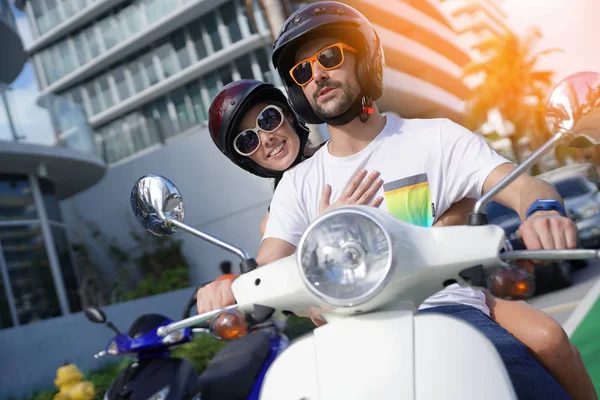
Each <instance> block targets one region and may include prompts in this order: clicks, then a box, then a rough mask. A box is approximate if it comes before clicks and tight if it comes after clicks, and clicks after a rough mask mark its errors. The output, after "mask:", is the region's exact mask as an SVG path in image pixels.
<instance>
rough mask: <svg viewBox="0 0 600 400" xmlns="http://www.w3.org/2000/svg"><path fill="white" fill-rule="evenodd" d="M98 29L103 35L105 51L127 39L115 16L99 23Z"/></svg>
mask: <svg viewBox="0 0 600 400" xmlns="http://www.w3.org/2000/svg"><path fill="white" fill-rule="evenodd" d="M98 28H99V30H100V32H101V34H102V39H103V41H104V48H105V50H108V49H111V48H113V47H114V46H116V45H117V44H119V43H120V42H121V41H122V40H124V39H125V36H124V35H123V33H122V32H121V27H120V26H119V25H118V24H117V21H116V19H115V17H113V16H109V17H107V18H104V19H103V20H101V21H100V22H98Z"/></svg>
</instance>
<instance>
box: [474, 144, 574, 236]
mask: <svg viewBox="0 0 600 400" xmlns="http://www.w3.org/2000/svg"><path fill="white" fill-rule="evenodd" d="M562 137H563V133H562V132H560V133H558V134H556V135H554V136H553V137H552V139H550V140H549V141H547V142H546V143H544V145H543V146H542V147H540V148H539V149H537V150H536V151H535V152H534V153H533V154H532V155H531V156H529V158H527V159H526V160H525V161H523V163H522V164H520V165H518V166H517V168H515V169H514V170H513V171H512V172H511V173H510V174H508V175H507V176H505V177H504V179H502V180H501V181H500V183H498V184H497V185H496V186H494V187H493V188H492V189H491V190H490V191H489V192H487V193H486V194H484V195H483V196H481V198H480V199H479V200H478V201H477V203H475V207H474V208H473V213H471V215H469V225H485V224H487V218H484V219H483V220H485V223H482V222H483V221H482V220H481V219H480V218H477V217H478V215H479V216H481V215H482V214H484V213H482V210H483V209H484V207H485V206H486V205H487V204H488V203H489V202H490V201H491V200H492V199H493V198H494V197H495V196H496V195H497V194H498V193H499V192H500V191H501V190H502V189H504V188H505V187H506V186H508V185H509V184H510V183H511V182H512V181H514V180H515V179H516V178H517V177H518V176H519V175H521V174H522V173H523V172H524V171H526V170H527V169H529V168H530V167H531V166H532V165H534V164H535V163H537V162H538V161H539V160H540V158H542V156H544V155H545V154H547V153H548V152H549V151H550V150H552V149H553V148H554V147H556V145H558V143H559V142H560V140H561V139H562Z"/></svg>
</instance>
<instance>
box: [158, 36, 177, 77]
mask: <svg viewBox="0 0 600 400" xmlns="http://www.w3.org/2000/svg"><path fill="white" fill-rule="evenodd" d="M156 55H157V56H158V59H159V60H160V63H161V66H162V70H163V74H164V78H168V77H169V76H172V75H175V74H176V73H177V72H179V70H180V67H179V60H178V59H177V56H176V55H175V50H174V49H173V45H172V43H171V41H170V38H167V39H166V40H164V41H163V42H162V43H161V44H159V45H158V46H157V48H156ZM164 78H163V79H164Z"/></svg>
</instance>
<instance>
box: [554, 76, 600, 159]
mask: <svg viewBox="0 0 600 400" xmlns="http://www.w3.org/2000/svg"><path fill="white" fill-rule="evenodd" d="M546 125H547V127H548V130H549V131H550V133H551V134H552V135H557V134H561V135H564V137H563V138H562V139H561V142H562V143H563V144H565V145H567V146H570V147H577V148H585V147H591V146H594V145H597V144H599V143H600V74H599V73H597V72H588V71H585V72H578V73H576V74H573V75H570V76H568V77H566V78H565V79H563V80H562V81H560V82H559V83H558V85H557V86H556V87H555V88H554V90H552V93H551V94H550V97H549V99H548V103H547V105H546Z"/></svg>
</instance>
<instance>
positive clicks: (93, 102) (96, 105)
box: [85, 81, 102, 115]
mask: <svg viewBox="0 0 600 400" xmlns="http://www.w3.org/2000/svg"><path fill="white" fill-rule="evenodd" d="M85 89H86V92H87V96H88V99H89V101H90V106H91V112H92V115H96V114H98V113H99V112H101V111H102V108H101V107H100V100H99V99H98V92H97V91H96V84H95V81H91V82H88V84H87V85H85Z"/></svg>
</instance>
